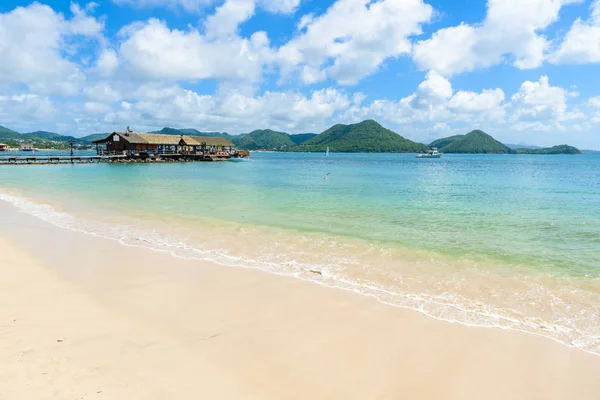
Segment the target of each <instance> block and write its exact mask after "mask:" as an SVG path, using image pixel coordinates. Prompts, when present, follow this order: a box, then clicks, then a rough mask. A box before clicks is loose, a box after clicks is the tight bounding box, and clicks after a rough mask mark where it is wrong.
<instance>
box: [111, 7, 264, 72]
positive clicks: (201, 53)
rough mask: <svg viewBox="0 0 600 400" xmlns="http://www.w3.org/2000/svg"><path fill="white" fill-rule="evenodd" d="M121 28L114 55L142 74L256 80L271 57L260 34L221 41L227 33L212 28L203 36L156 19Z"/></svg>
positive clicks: (192, 30)
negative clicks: (122, 37)
mask: <svg viewBox="0 0 600 400" xmlns="http://www.w3.org/2000/svg"><path fill="white" fill-rule="evenodd" d="M122 32H123V34H124V35H125V39H124V41H123V42H122V43H121V45H120V47H119V55H120V57H121V59H122V61H123V63H124V64H125V67H127V68H129V69H130V70H131V71H132V72H134V73H136V74H138V75H141V76H144V77H147V78H155V79H159V78H168V79H174V80H188V81H194V80H200V79H208V78H216V79H240V80H244V81H258V80H260V78H261V77H262V72H263V66H264V63H265V62H266V60H268V59H269V58H270V57H271V50H270V48H269V39H268V37H267V35H266V34H265V33H264V32H256V33H254V34H253V35H252V36H251V37H250V38H249V39H245V38H241V37H239V36H232V37H227V38H226V39H223V40H221V39H220V38H221V35H223V34H227V33H228V32H226V31H221V30H218V31H217V32H213V31H212V30H211V31H210V32H211V33H210V34H207V35H203V34H201V33H200V32H199V31H198V30H196V29H193V28H190V29H189V30H187V31H181V30H177V29H173V30H171V29H169V28H168V27H167V25H166V24H165V23H164V22H162V21H159V20H157V19H150V20H149V21H147V22H145V23H138V24H133V25H130V26H128V27H126V28H125V29H124V30H123V31H122Z"/></svg>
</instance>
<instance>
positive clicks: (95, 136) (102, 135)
mask: <svg viewBox="0 0 600 400" xmlns="http://www.w3.org/2000/svg"><path fill="white" fill-rule="evenodd" d="M111 133H112V132H105V133H92V134H91V135H87V136H83V137H81V138H79V140H81V141H82V142H84V143H92V142H93V141H96V140H100V139H106V138H107V137H108V135H110V134H111Z"/></svg>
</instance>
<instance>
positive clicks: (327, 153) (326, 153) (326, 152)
mask: <svg viewBox="0 0 600 400" xmlns="http://www.w3.org/2000/svg"><path fill="white" fill-rule="evenodd" d="M325 155H326V156H328V155H329V146H327V151H325Z"/></svg>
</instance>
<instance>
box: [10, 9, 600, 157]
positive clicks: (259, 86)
mask: <svg viewBox="0 0 600 400" xmlns="http://www.w3.org/2000/svg"><path fill="white" fill-rule="evenodd" d="M0 59H1V60H3V62H2V63H0V124H1V125H4V126H8V127H10V128H12V129H16V130H19V131H31V130H38V129H43V130H50V131H56V132H60V133H64V134H71V135H74V136H82V135H86V134H89V133H94V132H107V131H114V130H121V129H124V127H125V126H127V125H131V126H133V127H134V128H135V129H136V130H139V131H144V130H154V129H160V128H162V127H163V126H172V127H193V128H197V129H200V130H211V131H215V130H218V131H226V132H230V133H241V132H248V131H250V130H252V129H258V128H272V129H277V130H282V131H286V132H290V133H301V132H320V131H322V130H323V129H325V128H327V127H328V126H330V125H332V124H334V123H353V122H358V121H361V120H363V119H367V118H374V119H376V120H377V121H379V122H380V123H382V124H383V125H384V126H386V127H389V128H391V129H393V130H395V131H396V132H398V133H400V134H402V135H404V136H406V137H408V138H411V139H413V140H418V141H423V142H428V141H431V140H432V139H435V138H438V137H442V136H449V135H453V134H457V133H466V132H468V131H469V130H471V129H476V128H478V129H483V130H485V131H487V132H489V133H491V134H492V135H494V136H495V137H497V138H499V139H501V140H503V141H505V142H512V143H533V144H540V145H553V144H559V143H569V144H573V145H576V146H579V147H583V148H596V149H600V80H598V79H597V76H598V75H600V0H489V1H487V2H486V1H477V0H471V1H468V2H467V1H464V0H463V1H450V0H431V1H427V0H277V1H276V0H103V1H97V2H89V3H86V2H81V3H75V2H68V1H46V2H35V3H32V2H28V1H15V0H4V1H3V2H2V3H1V4H0Z"/></svg>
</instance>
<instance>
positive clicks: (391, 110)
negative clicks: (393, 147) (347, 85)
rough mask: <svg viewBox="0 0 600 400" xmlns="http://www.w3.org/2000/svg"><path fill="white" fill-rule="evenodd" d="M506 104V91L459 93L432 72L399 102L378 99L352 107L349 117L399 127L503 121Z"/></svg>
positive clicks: (446, 81) (491, 90)
mask: <svg viewBox="0 0 600 400" xmlns="http://www.w3.org/2000/svg"><path fill="white" fill-rule="evenodd" d="M503 102H504V92H503V91H502V89H490V90H484V91H482V92H481V93H476V92H470V91H460V90H459V91H457V92H455V91H454V89H453V88H452V84H451V83H450V81H448V80H447V79H446V78H444V77H443V76H441V75H440V74H438V73H437V72H436V71H430V72H429V73H428V74H427V75H426V76H425V79H424V80H423V82H421V83H420V84H419V86H418V87H417V89H416V90H415V92H414V93H412V94H411V95H409V96H406V97H404V98H402V99H400V100H398V101H390V100H375V101H373V102H372V103H371V104H369V105H366V106H363V107H352V108H350V109H349V111H348V112H347V114H346V116H348V117H349V118H352V119H353V120H359V119H363V118H367V117H377V118H382V119H384V120H386V121H391V122H393V123H395V124H399V125H404V124H413V123H424V122H430V123H433V124H438V123H443V124H445V125H447V123H450V122H456V121H462V122H477V121H483V120H487V121H492V120H493V121H500V120H502V119H503V118H504V115H505V111H504V109H505V105H504V104H503ZM440 126H441V125H438V127H440Z"/></svg>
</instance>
